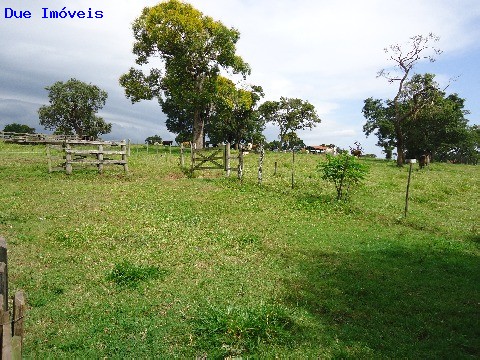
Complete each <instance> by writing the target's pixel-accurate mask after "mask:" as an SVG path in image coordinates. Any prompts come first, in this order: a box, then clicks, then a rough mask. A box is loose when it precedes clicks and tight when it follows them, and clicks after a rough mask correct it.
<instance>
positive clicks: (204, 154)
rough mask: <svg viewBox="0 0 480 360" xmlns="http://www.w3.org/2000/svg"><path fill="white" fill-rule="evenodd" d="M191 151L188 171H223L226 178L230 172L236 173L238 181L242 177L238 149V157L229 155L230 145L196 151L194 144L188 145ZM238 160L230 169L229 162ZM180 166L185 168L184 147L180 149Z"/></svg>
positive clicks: (241, 158)
mask: <svg viewBox="0 0 480 360" xmlns="http://www.w3.org/2000/svg"><path fill="white" fill-rule="evenodd" d="M190 151H191V166H190V171H191V172H192V173H193V172H194V171H196V170H217V169H218V170H223V171H225V174H226V176H227V177H228V176H230V173H231V171H232V170H236V171H237V172H238V177H239V179H241V178H242V176H243V151H242V149H241V148H240V149H239V152H238V156H231V155H230V144H229V143H227V144H225V145H222V146H220V147H217V148H212V149H209V148H206V149H201V150H197V149H196V148H195V144H191V145H190ZM235 159H238V166H236V167H231V160H235ZM180 165H181V166H182V167H184V166H185V160H184V147H183V144H181V147H180Z"/></svg>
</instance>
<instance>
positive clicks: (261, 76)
mask: <svg viewBox="0 0 480 360" xmlns="http://www.w3.org/2000/svg"><path fill="white" fill-rule="evenodd" d="M190 2H191V4H192V5H193V6H194V7H196V8H198V9H199V10H201V11H203V12H204V13H205V14H207V15H210V16H211V17H213V18H214V19H216V20H220V21H222V22H223V23H224V24H225V25H227V26H232V27H235V28H237V29H239V31H240V33H241V37H240V41H239V43H238V52H239V54H240V55H241V56H242V57H243V58H244V59H245V61H247V62H248V63H249V64H250V65H251V67H252V75H251V77H250V78H248V82H250V83H253V84H257V85H261V86H262V87H263V89H264V91H265V93H266V99H269V100H271V99H278V98H279V97H280V96H287V97H299V98H302V99H306V100H309V101H310V102H311V103H313V104H314V105H315V106H316V108H317V111H318V113H319V115H320V117H321V118H322V120H323V121H322V123H321V124H320V125H319V126H318V127H317V128H316V129H315V130H314V131H312V132H305V133H303V132H302V136H304V137H305V139H309V140H311V141H312V142H313V143H318V142H320V143H323V142H333V143H336V141H334V140H335V139H339V141H345V142H347V141H349V142H350V144H352V143H353V141H355V140H357V138H359V137H362V136H363V133H362V121H363V119H362V116H361V107H362V101H363V99H365V98H367V97H369V96H374V97H380V98H387V97H391V96H392V94H393V93H394V88H392V86H390V85H389V84H388V83H387V82H386V81H385V80H383V79H377V78H376V77H375V76H376V73H377V71H378V70H380V69H381V68H383V67H388V66H390V65H391V64H390V63H389V62H388V60H387V57H386V55H385V54H384V52H383V48H385V47H387V46H388V45H390V44H392V43H403V42H405V41H407V40H408V38H409V37H410V36H413V35H416V34H427V33H429V32H433V33H435V34H437V35H439V36H440V37H441V41H440V43H439V47H440V48H441V49H443V50H444V54H443V55H441V56H440V58H439V60H438V62H437V63H435V67H433V69H437V70H438V71H437V72H436V73H437V74H438V76H437V79H439V80H441V82H445V81H446V79H449V78H451V77H455V76H457V75H460V74H464V76H463V77H461V78H459V79H458V81H457V82H456V83H455V84H454V87H455V90H456V91H458V92H459V93H460V96H462V97H466V98H467V99H468V98H469V97H472V98H473V99H474V98H476V97H478V96H479V95H480V94H479V93H478V91H479V90H477V88H478V81H477V83H476V85H475V84H474V79H473V76H472V74H478V73H476V68H477V67H478V60H479V58H478V57H479V56H478V53H479V52H480V49H479V47H478V45H477V43H476V41H477V39H478V37H479V35H480V26H478V25H479V23H480V2H479V1H477V0H457V1H449V0H423V1H418V0H404V1H401V2H399V1H398V0H365V1H358V0H339V1H330V0H296V1H292V0H260V1H258V0H257V1H253V0H191V1H190ZM156 3H158V1H157V0H148V1H147V0H145V1H129V0H119V1H115V2H113V1H107V0H95V1H93V0H90V1H87V0H65V1H59V0H51V1H49V2H48V4H47V3H44V4H42V3H38V2H34V1H30V2H26V1H21V0H7V1H4V2H3V3H2V5H1V6H0V10H3V8H4V7H7V6H9V7H13V8H19V9H20V8H21V9H26V8H28V9H31V10H32V12H34V14H35V13H36V14H37V15H36V17H35V18H34V19H23V20H14V19H9V20H6V19H0V32H1V33H2V37H1V39H0V46H1V47H2V52H1V53H0V97H1V98H4V99H6V98H13V99H18V100H27V101H30V102H34V103H37V102H46V92H45V90H44V89H43V88H44V87H45V86H48V85H50V84H52V83H53V82H55V81H57V80H67V79H69V78H70V77H77V78H78V79H80V80H83V81H86V82H92V83H95V84H97V85H99V86H100V87H102V88H104V89H106V90H107V91H108V92H109V95H110V96H109V100H108V103H107V107H106V109H105V117H106V118H107V117H108V119H106V120H107V121H112V122H114V124H116V125H114V128H115V126H117V127H118V128H117V129H118V131H117V130H115V131H116V134H120V133H121V134H123V133H127V132H128V131H134V132H135V134H146V136H148V135H149V134H148V132H151V131H154V130H155V129H159V131H165V127H164V116H161V115H159V114H160V108H159V107H158V105H157V104H156V103H145V104H139V105H134V106H132V105H130V103H129V101H125V99H124V96H123V90H122V89H121V88H120V87H119V85H118V78H119V76H120V75H121V74H122V73H123V72H125V71H127V69H128V68H129V67H130V66H133V65H134V56H133V55H132V54H131V48H132V44H133V35H132V31H131V28H130V27H131V23H132V22H133V20H134V19H135V18H136V17H137V16H139V15H140V12H141V10H142V8H144V7H145V6H152V5H155V4H156ZM46 6H48V7H49V8H51V9H56V10H61V9H62V8H63V7H64V6H66V7H67V8H68V9H71V10H86V9H88V8H92V9H93V10H101V11H103V12H104V18H103V19H95V20H93V21H85V20H79V19H77V20H71V19H51V20H50V19H41V18H39V14H40V13H41V8H42V7H46ZM1 15H3V14H1ZM458 54H460V56H455V55H458ZM464 59H469V60H468V62H466V60H464ZM475 60H477V61H475ZM419 69H421V70H422V71H429V69H430V65H428V64H422V66H420V67H419ZM452 87H453V85H452ZM462 91H465V93H462ZM471 105H472V106H471V107H470V110H472V114H477V115H476V116H477V118H478V113H479V112H480V108H479V105H478V104H476V103H475V102H474V103H472V104H471ZM9 113H11V112H9ZM2 121H3V122H5V121H6V120H3V119H0V126H1V125H4V124H3V123H2ZM129 124H130V125H131V126H130V127H129ZM142 129H144V130H143V131H142ZM267 132H268V133H272V134H273V133H274V129H271V128H269V129H268V130H267ZM165 133H166V131H165ZM127 135H128V134H127ZM150 135H151V134H150ZM123 137H128V136H123ZM165 137H170V135H169V134H168V133H166V135H165ZM317 139H318V141H316V140H317ZM323 139H325V140H323ZM328 139H331V140H328ZM339 141H337V142H339ZM367 142H369V143H372V144H373V143H374V141H373V142H372V141H371V140H368V141H367ZM378 151H379V150H378ZM369 152H373V149H370V150H369Z"/></svg>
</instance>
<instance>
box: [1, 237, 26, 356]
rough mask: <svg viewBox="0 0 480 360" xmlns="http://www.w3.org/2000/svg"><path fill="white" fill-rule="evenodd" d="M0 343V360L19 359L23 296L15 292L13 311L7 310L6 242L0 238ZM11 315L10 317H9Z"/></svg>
mask: <svg viewBox="0 0 480 360" xmlns="http://www.w3.org/2000/svg"><path fill="white" fill-rule="evenodd" d="M0 304H1V308H0V319H1V320H2V326H1V327H0V341H1V343H2V353H1V359H2V360H6V359H21V358H22V342H23V332H24V318H25V310H26V304H25V294H24V292H23V291H17V292H16V293H15V297H14V300H13V311H12V314H10V311H9V309H8V259H7V242H6V241H5V239H4V238H2V237H0ZM11 315H12V316H11Z"/></svg>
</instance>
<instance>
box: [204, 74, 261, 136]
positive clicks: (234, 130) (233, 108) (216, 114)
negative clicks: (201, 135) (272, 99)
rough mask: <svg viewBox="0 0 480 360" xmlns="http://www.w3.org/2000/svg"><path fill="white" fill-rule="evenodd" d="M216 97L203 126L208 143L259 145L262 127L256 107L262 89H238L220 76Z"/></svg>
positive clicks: (254, 87)
mask: <svg viewBox="0 0 480 360" xmlns="http://www.w3.org/2000/svg"><path fill="white" fill-rule="evenodd" d="M215 93H216V97H215V99H214V102H213V106H212V111H211V114H210V117H209V122H208V124H207V125H206V131H207V133H208V137H209V139H210V141H211V142H214V143H221V142H226V141H228V142H229V143H235V144H241V143H245V142H251V143H259V142H262V141H263V135H262V131H263V129H264V127H265V124H264V122H263V121H262V119H261V118H260V116H259V113H258V111H257V104H258V102H259V100H260V99H261V98H262V97H263V95H264V94H263V89H262V88H261V87H260V86H251V87H250V88H248V89H238V88H237V87H236V86H235V84H234V83H233V82H232V81H231V80H229V79H227V78H225V77H223V76H220V77H219V78H218V80H217V88H216V91H215Z"/></svg>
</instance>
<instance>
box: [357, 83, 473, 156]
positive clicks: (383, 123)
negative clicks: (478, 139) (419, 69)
mask: <svg viewBox="0 0 480 360" xmlns="http://www.w3.org/2000/svg"><path fill="white" fill-rule="evenodd" d="M427 75H429V74H426V75H425V76H424V77H418V76H416V77H414V78H413V80H412V82H415V81H416V80H415V79H422V81H424V82H425V81H426V82H427V83H428V82H430V81H432V80H433V78H434V76H433V75H429V76H430V80H425V78H426V77H427ZM419 81H420V80H419ZM421 86H422V87H427V86H432V87H436V86H437V85H434V84H432V85H426V84H423V85H421ZM428 98H429V100H430V102H429V104H428V106H423V107H421V108H417V110H416V112H413V110H412V109H413V108H415V106H416V105H415V101H416V102H419V101H422V102H425V101H426V100H425V99H423V100H419V99H416V100H413V99H414V98H413V97H412V98H410V99H408V100H406V101H405V102H404V103H402V109H403V111H404V112H405V113H406V114H410V115H409V116H408V118H405V120H404V121H403V122H402V123H401V124H399V125H397V126H396V125H395V122H396V112H395V104H394V103H393V102H390V101H385V102H383V101H382V100H378V99H376V100H374V99H372V98H369V99H366V100H365V104H364V107H363V110H362V111H363V114H364V116H365V118H366V119H367V122H366V123H365V125H364V127H363V130H364V132H365V134H366V135H367V136H368V135H370V134H372V133H375V135H376V136H377V137H378V142H377V145H378V146H381V147H383V148H384V149H386V150H385V151H386V153H387V155H388V154H389V152H390V151H391V149H392V147H393V146H396V145H397V144H398V140H397V137H398V133H397V130H400V132H401V134H402V137H403V144H404V150H405V153H406V156H407V157H408V158H411V159H415V158H416V159H418V158H419V157H420V156H421V155H423V154H431V155H432V156H433V159H435V160H438V161H447V160H450V161H456V162H465V163H475V162H476V160H475V159H476V158H478V154H479V152H478V146H476V145H475V141H472V140H473V138H474V136H472V134H473V133H472V128H471V127H469V126H468V120H467V119H466V118H465V115H467V114H468V113H469V112H468V110H464V102H465V99H462V98H460V97H458V95H457V94H451V95H448V96H447V95H446V94H445V93H444V92H443V91H440V90H438V89H437V90H434V91H433V93H430V94H429V95H428Z"/></svg>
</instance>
